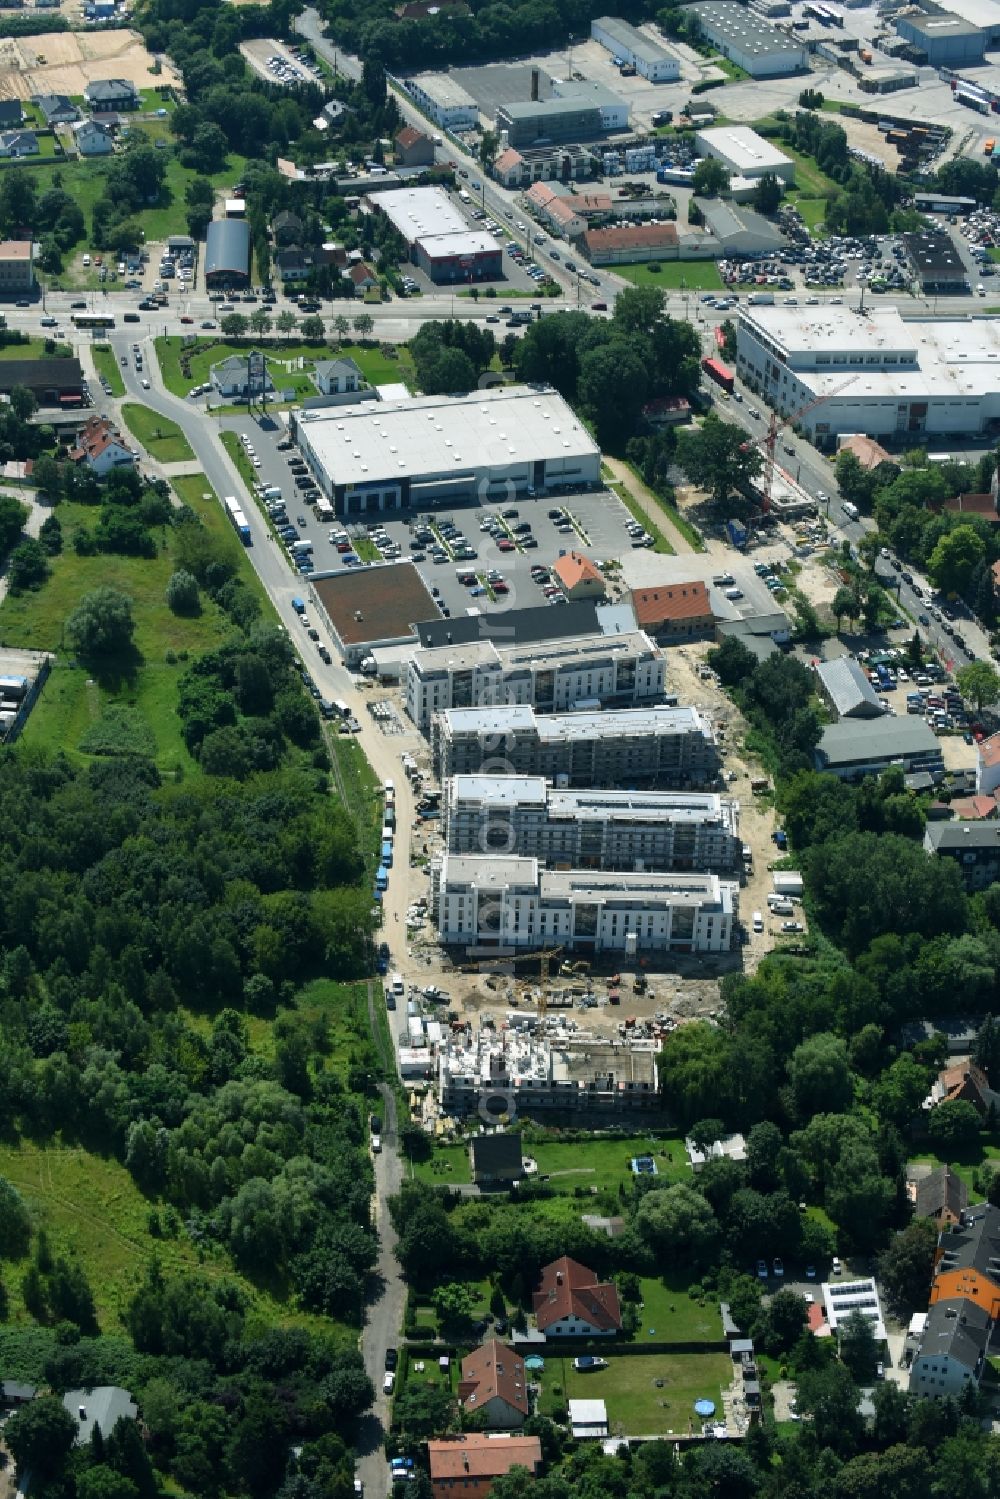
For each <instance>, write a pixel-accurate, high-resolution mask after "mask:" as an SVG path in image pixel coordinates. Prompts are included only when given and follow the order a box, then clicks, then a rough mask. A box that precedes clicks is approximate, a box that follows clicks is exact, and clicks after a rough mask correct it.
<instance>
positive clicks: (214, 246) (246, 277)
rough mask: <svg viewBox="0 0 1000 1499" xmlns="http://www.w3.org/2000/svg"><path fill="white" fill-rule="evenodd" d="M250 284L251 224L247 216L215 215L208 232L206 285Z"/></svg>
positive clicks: (206, 239)
mask: <svg viewBox="0 0 1000 1499" xmlns="http://www.w3.org/2000/svg"><path fill="white" fill-rule="evenodd" d="M249 284H250V225H249V224H248V223H247V221H246V219H213V220H212V222H211V223H210V224H209V226H208V233H207V234H206V236H205V285H206V286H210V287H211V286H219V287H227V286H249Z"/></svg>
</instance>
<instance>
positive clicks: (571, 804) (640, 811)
mask: <svg viewBox="0 0 1000 1499" xmlns="http://www.w3.org/2000/svg"><path fill="white" fill-rule="evenodd" d="M444 801H445V807H444V815H445V847H446V848H447V850H448V852H449V853H452V854H489V853H500V854H517V855H518V856H520V857H521V858H531V859H538V860H540V861H541V863H543V864H546V865H550V866H551V865H554V866H556V867H557V868H558V867H561V866H564V865H567V864H568V865H572V866H573V867H574V868H577V869H690V870H714V871H715V872H716V873H731V872H732V871H733V870H734V869H735V870H739V869H740V868H741V861H742V847H743V846H742V843H741V842H740V831H739V804H738V803H737V802H734V801H733V800H732V799H731V798H730V797H727V796H719V795H718V794H717V793H716V792H713V791H689V792H676V791H595V790H594V789H593V788H588V789H587V790H585V791H568V790H566V791H563V790H554V789H553V788H552V787H551V786H550V785H549V784H548V782H547V781H546V780H545V778H544V776H516V775H468V776H453V777H452V778H451V780H450V781H447V782H446V783H445V797H444Z"/></svg>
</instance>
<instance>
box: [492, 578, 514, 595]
mask: <svg viewBox="0 0 1000 1499" xmlns="http://www.w3.org/2000/svg"><path fill="white" fill-rule="evenodd" d="M492 586H493V592H494V593H510V589H509V587H508V586H507V584H506V583H505V582H504V581H503V579H502V578H501V579H500V582H499V583H494V584H493V585H492Z"/></svg>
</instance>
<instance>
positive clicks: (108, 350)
mask: <svg viewBox="0 0 1000 1499" xmlns="http://www.w3.org/2000/svg"><path fill="white" fill-rule="evenodd" d="M91 353H92V354H93V356H94V367H95V369H96V370H97V373H98V374H99V375H103V376H104V378H105V380H107V382H108V384H109V385H110V386H111V394H112V395H113V396H123V395H124V394H125V381H124V380H123V379H122V372H121V369H120V368H119V366H118V360H117V359H116V358H115V351H114V349H113V348H112V347H111V345H110V344H92V345H91Z"/></svg>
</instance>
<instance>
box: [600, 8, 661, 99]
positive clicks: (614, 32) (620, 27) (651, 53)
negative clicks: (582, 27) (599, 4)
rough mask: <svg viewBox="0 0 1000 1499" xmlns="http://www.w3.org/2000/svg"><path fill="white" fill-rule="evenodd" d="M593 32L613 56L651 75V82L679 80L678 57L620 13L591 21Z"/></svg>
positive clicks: (643, 75) (640, 71)
mask: <svg viewBox="0 0 1000 1499" xmlns="http://www.w3.org/2000/svg"><path fill="white" fill-rule="evenodd" d="M590 34H591V36H592V37H593V38H594V41H595V42H600V44H601V46H602V47H606V48H607V50H608V51H609V52H610V53H611V56H612V57H614V58H616V59H617V58H620V59H621V61H622V62H623V63H625V64H626V65H627V66H628V67H631V68H635V71H636V72H637V73H638V74H639V77H640V78H648V79H649V82H650V83H676V82H677V80H678V79H679V78H680V76H681V65H680V63H679V62H678V60H677V58H676V57H674V56H673V55H672V54H671V53H669V52H668V51H667V49H666V48H665V47H661V46H660V44H659V42H655V41H653V40H652V39H651V38H650V37H648V36H646V35H645V33H644V32H641V31H639V30H638V29H637V28H636V27H635V26H631V25H630V24H629V22H628V21H622V20H620V19H619V17H618V16H598V18H597V20H596V21H591V23H590Z"/></svg>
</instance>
